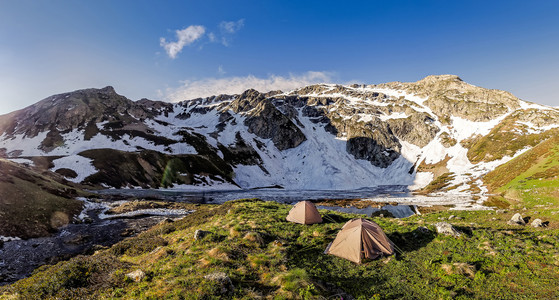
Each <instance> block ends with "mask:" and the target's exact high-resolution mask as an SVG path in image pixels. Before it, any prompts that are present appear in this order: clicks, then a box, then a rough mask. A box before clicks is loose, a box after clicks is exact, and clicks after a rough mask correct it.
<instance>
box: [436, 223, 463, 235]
mask: <svg viewBox="0 0 559 300" xmlns="http://www.w3.org/2000/svg"><path fill="white" fill-rule="evenodd" d="M435 228H437V233H440V234H444V235H450V236H454V237H459V236H460V235H461V234H460V232H458V230H456V229H455V228H454V227H452V225H450V224H449V223H447V222H439V223H436V224H435Z"/></svg>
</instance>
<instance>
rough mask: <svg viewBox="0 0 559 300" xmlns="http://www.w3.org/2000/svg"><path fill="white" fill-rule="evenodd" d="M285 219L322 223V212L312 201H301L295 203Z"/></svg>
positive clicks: (304, 222) (302, 222)
mask: <svg viewBox="0 0 559 300" xmlns="http://www.w3.org/2000/svg"><path fill="white" fill-rule="evenodd" d="M285 219H286V220H287V221H289V222H294V223H299V224H316V223H322V217H320V213H319V212H318V210H317V209H316V206H314V204H313V203H312V202H310V201H300V202H298V203H297V204H295V206H293V208H292V209H291V210H290V211H289V214H288V215H287V217H286V218H285Z"/></svg>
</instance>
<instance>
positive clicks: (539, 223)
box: [531, 219, 545, 227]
mask: <svg viewBox="0 0 559 300" xmlns="http://www.w3.org/2000/svg"><path fill="white" fill-rule="evenodd" d="M531 225H532V227H545V224H544V223H543V221H542V220H541V219H534V221H532V224H531Z"/></svg>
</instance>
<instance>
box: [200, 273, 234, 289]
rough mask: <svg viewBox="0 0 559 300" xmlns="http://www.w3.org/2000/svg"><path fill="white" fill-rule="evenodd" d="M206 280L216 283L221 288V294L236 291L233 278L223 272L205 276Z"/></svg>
mask: <svg viewBox="0 0 559 300" xmlns="http://www.w3.org/2000/svg"><path fill="white" fill-rule="evenodd" d="M204 279H207V280H209V281H213V282H215V283H216V284H217V285H218V286H219V287H220V292H221V294H226V293H229V292H232V291H234V290H235V287H234V286H233V282H232V281H231V278H229V276H227V274H225V273H223V272H214V273H210V274H208V275H206V276H204Z"/></svg>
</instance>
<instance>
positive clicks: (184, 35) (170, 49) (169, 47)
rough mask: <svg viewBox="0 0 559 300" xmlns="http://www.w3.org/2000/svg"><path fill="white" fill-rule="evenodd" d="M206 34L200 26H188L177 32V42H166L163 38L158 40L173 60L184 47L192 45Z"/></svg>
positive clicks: (204, 29)
mask: <svg viewBox="0 0 559 300" xmlns="http://www.w3.org/2000/svg"><path fill="white" fill-rule="evenodd" d="M205 32H206V28H205V27H204V26H200V25H190V26H188V27H186V28H184V29H182V30H177V31H176V35H177V41H176V42H167V41H166V40H165V38H160V39H159V44H160V45H161V47H163V48H164V49H165V51H166V52H167V54H168V55H169V57H170V58H172V59H175V58H176V57H177V54H179V53H180V52H181V50H182V48H184V46H187V45H190V44H192V43H194V42H195V41H196V40H198V39H199V38H201V37H202V36H203V35H204V33H205Z"/></svg>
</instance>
